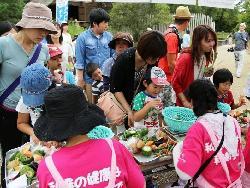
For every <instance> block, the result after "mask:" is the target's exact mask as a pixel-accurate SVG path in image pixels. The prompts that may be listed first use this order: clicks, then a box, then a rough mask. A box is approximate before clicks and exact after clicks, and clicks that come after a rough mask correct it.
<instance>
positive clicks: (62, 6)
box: [56, 0, 69, 24]
mask: <svg viewBox="0 0 250 188" xmlns="http://www.w3.org/2000/svg"><path fill="white" fill-rule="evenodd" d="M68 9H69V6H68V0H56V22H57V23H60V24H61V23H63V22H67V21H68Z"/></svg>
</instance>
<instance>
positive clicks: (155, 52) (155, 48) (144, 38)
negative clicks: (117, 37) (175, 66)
mask: <svg viewBox="0 0 250 188" xmlns="http://www.w3.org/2000/svg"><path fill="white" fill-rule="evenodd" d="M136 49H137V51H138V53H139V55H140V56H141V57H142V58H143V59H144V60H146V59H148V58H153V59H156V58H161V57H164V56H165V55H166V53H167V51H166V49H167V46H166V42H165V39H164V37H163V35H162V34H161V33H160V32H158V31H146V32H144V33H143V34H142V35H141V37H140V38H139V41H138V44H137V48H136Z"/></svg>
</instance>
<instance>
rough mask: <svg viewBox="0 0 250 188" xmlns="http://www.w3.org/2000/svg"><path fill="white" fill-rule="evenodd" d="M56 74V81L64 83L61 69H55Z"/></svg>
mask: <svg viewBox="0 0 250 188" xmlns="http://www.w3.org/2000/svg"><path fill="white" fill-rule="evenodd" d="M54 76H55V81H56V83H62V81H63V73H62V71H60V70H59V69H57V70H54Z"/></svg>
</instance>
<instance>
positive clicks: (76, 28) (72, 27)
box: [68, 22, 84, 37]
mask: <svg viewBox="0 0 250 188" xmlns="http://www.w3.org/2000/svg"><path fill="white" fill-rule="evenodd" d="M83 31H84V28H83V27H81V26H80V25H79V24H78V23H76V22H69V25H68V32H69V34H70V35H71V36H72V37H74V36H75V35H79V34H80V33H81V32H83Z"/></svg>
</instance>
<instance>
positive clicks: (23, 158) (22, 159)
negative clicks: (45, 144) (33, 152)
mask: <svg viewBox="0 0 250 188" xmlns="http://www.w3.org/2000/svg"><path fill="white" fill-rule="evenodd" d="M15 159H18V160H19V161H20V162H21V163H22V164H24V165H25V164H29V163H31V162H32V161H33V157H27V156H25V155H23V154H22V153H20V152H19V153H18V154H17V155H16V157H15Z"/></svg>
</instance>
